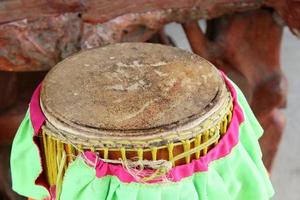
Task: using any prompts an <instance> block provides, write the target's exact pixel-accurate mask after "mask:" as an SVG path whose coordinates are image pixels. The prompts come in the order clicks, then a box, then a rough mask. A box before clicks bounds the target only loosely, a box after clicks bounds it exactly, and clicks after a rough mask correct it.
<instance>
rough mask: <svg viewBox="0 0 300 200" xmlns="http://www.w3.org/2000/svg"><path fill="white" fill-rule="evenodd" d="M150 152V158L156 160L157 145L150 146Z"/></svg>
mask: <svg viewBox="0 0 300 200" xmlns="http://www.w3.org/2000/svg"><path fill="white" fill-rule="evenodd" d="M151 154H152V160H154V161H155V160H156V158H157V147H152V148H151Z"/></svg>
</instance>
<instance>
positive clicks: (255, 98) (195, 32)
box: [0, 0, 300, 199]
mask: <svg viewBox="0 0 300 200" xmlns="http://www.w3.org/2000/svg"><path fill="white" fill-rule="evenodd" d="M199 19H205V20H206V22H207V28H206V30H201V28H200V27H199V25H198V23H197V21H198V20H199ZM169 22H178V23H180V24H182V26H183V28H184V30H185V33H186V36H187V38H188V40H189V43H190V45H191V47H192V50H193V51H194V52H195V53H197V54H199V55H201V56H202V57H204V58H206V59H208V60H209V61H211V62H212V63H214V64H215V65H216V66H217V67H218V68H220V69H222V70H224V71H225V72H226V73H227V74H228V75H229V76H230V77H231V78H232V79H234V80H235V82H236V83H238V85H239V86H240V87H241V88H242V89H243V91H244V93H245V95H246V96H247V98H248V101H249V102H250V104H251V106H252V109H253V110H254V112H255V114H256V116H257V117H258V119H259V120H260V122H261V124H262V126H263V127H264V129H265V132H266V134H265V135H264V136H263V138H262V139H261V141H260V142H261V145H262V149H263V153H264V162H265V164H266V166H267V167H268V169H271V164H272V160H273V158H274V155H275V153H276V150H277V146H278V144H279V141H280V138H281V135H282V132H283V128H284V123H285V118H284V115H283V114H282V112H281V109H282V108H283V107H284V106H285V105H286V92H287V81H286V79H285V76H284V75H283V73H282V71H281V68H280V67H281V66H280V47H281V38H282V32H283V28H284V26H285V25H287V26H288V27H289V29H290V30H291V31H292V32H293V33H294V34H295V35H296V36H299V35H300V32H299V31H300V1H299V0H217V1H204V0H136V1H133V0H132V1H129V0H127V1H125V0H114V1H110V0H69V1H64V0H51V1H48V0H4V1H0V159H1V160H4V162H1V164H0V182H1V183H3V184H2V185H0V199H17V198H18V197H17V196H16V195H15V194H14V193H12V192H11V191H10V182H9V181H8V180H9V168H8V158H9V149H10V144H11V141H12V138H13V136H14V134H15V132H16V129H17V127H18V126H19V123H20V121H21V119H22V118H23V116H24V113H25V111H26V108H27V104H28V102H29V98H30V96H31V94H32V91H33V89H34V87H35V86H36V85H37V83H38V82H40V81H41V80H42V79H43V77H44V75H45V73H46V71H47V70H49V69H50V68H51V67H52V66H54V65H55V64H56V63H57V62H59V61H60V60H62V59H63V58H65V57H67V56H69V55H71V54H73V53H75V52H78V51H80V50H82V49H87V48H92V47H97V46H103V45H106V44H109V43H116V42H130V41H140V42H147V41H148V42H149V41H150V42H160V43H163V44H166V45H172V44H173V43H172V41H171V40H170V38H169V37H168V36H167V35H166V34H165V33H164V31H163V28H164V26H165V25H166V24H167V23H169ZM3 172H4V173H3ZM1 195H2V196H1Z"/></svg>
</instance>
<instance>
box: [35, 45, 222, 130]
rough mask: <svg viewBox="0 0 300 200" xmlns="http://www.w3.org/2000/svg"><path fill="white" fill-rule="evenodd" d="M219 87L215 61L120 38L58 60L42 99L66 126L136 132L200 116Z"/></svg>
mask: <svg viewBox="0 0 300 200" xmlns="http://www.w3.org/2000/svg"><path fill="white" fill-rule="evenodd" d="M223 87H224V82H223V80H222V78H221V76H220V75H219V73H218V71H217V70H216V69H215V68H214V67H213V65H212V64H210V63H209V62H207V61H206V60H204V59H203V58H201V57H199V56H197V55H195V54H192V53H189V52H186V51H184V50H181V49H178V48H173V47H168V46H163V45H158V44H145V43H122V44H114V45H108V46H105V47H102V48H97V49H91V50H87V51H84V52H80V53H78V54H76V55H73V56H71V57H69V58H67V59H65V60H64V61H62V62H60V63H58V64H57V65H56V66H55V67H54V68H53V69H52V70H51V71H50V72H49V73H48V75H47V76H46V78H45V80H44V82H43V85H42V91H41V105H42V109H43V111H44V113H45V116H46V118H47V120H48V121H50V123H51V122H57V123H58V124H60V125H62V126H65V127H68V130H77V131H78V132H81V134H84V133H83V132H85V133H90V134H94V135H99V136H100V135H101V134H104V135H105V134H106V135H107V134H109V135H112V136H122V134H123V133H124V134H125V133H131V134H133V135H134V134H136V136H138V135H143V134H146V133H149V130H158V129H159V130H170V128H174V127H178V126H180V125H184V124H187V123H189V122H191V121H193V120H195V119H197V118H199V117H201V116H203V115H204V114H205V113H207V112H208V111H209V110H211V109H212V108H213V104H215V103H216V101H217V100H218V95H219V94H220V91H221V90H222V88H223ZM150 132H151V131H150Z"/></svg>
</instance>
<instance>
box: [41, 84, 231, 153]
mask: <svg viewBox="0 0 300 200" xmlns="http://www.w3.org/2000/svg"><path fill="white" fill-rule="evenodd" d="M222 95H223V96H222V101H219V102H218V104H215V105H216V106H215V107H214V109H211V110H209V112H207V113H206V114H205V115H203V116H201V117H200V118H198V119H196V120H194V121H192V122H190V123H189V124H186V126H179V127H175V128H174V129H171V130H157V129H156V130H154V131H155V132H150V133H149V134H143V135H139V136H136V135H134V136H128V135H124V134H123V136H122V137H116V136H111V135H108V134H106V133H108V131H106V132H102V135H88V134H84V135H83V134H76V133H78V132H77V130H75V134H74V132H72V131H74V129H62V128H60V126H59V125H58V124H53V121H51V122H50V121H49V119H48V118H47V116H46V115H45V117H46V123H45V125H44V126H43V127H42V128H43V130H47V133H48V134H49V135H51V136H52V137H55V138H57V139H59V140H61V141H62V142H65V143H69V144H74V145H79V146H86V147H87V146H88V147H95V148H104V147H110V148H121V147H125V148H133V149H134V148H147V147H154V146H156V147H157V146H164V145H166V144H168V143H171V142H178V141H182V140H187V139H191V138H193V137H195V136H196V135H198V134H201V133H203V132H205V131H206V130H209V129H211V128H213V127H214V126H215V125H216V124H217V123H218V122H220V121H222V119H223V117H224V116H226V114H227V113H228V112H229V110H230V106H231V105H232V96H231V93H230V92H229V91H228V88H227V87H225V86H224V88H223V93H222ZM41 108H42V111H43V112H44V110H43V106H42V104H41ZM44 114H45V113H44ZM58 123H59V122H58ZM63 127H66V126H63ZM99 131H100V130H99ZM152 131H153V130H152ZM79 133H80V132H79ZM137 133H138V132H137Z"/></svg>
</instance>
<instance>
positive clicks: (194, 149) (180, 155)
mask: <svg viewBox="0 0 300 200" xmlns="http://www.w3.org/2000/svg"><path fill="white" fill-rule="evenodd" d="M219 138H220V135H219V134H214V135H213V136H212V137H211V138H210V139H208V140H207V141H206V142H204V143H202V144H200V145H199V146H196V147H194V148H192V149H190V150H189V151H186V152H183V153H182V154H179V155H177V156H175V157H174V158H173V159H172V160H170V162H175V161H177V160H180V159H182V158H185V157H187V156H189V155H192V154H194V153H196V152H197V151H199V150H202V149H205V148H207V147H208V146H209V145H211V144H214V143H215V142H216V141H218V140H219Z"/></svg>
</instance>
